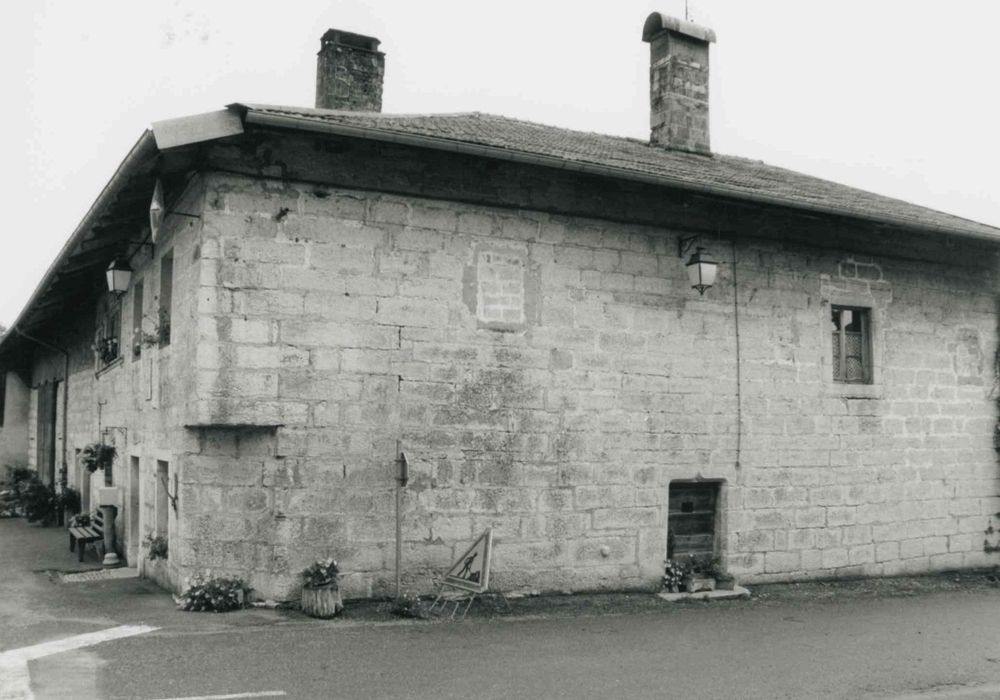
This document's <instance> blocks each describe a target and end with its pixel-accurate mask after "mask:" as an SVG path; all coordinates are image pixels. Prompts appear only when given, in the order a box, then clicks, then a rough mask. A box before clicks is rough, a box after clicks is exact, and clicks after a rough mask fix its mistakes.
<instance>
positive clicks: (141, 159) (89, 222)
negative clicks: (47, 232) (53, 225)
mask: <svg viewBox="0 0 1000 700" xmlns="http://www.w3.org/2000/svg"><path fill="white" fill-rule="evenodd" d="M157 152H158V151H157V148H156V140H155V138H154V137H153V132H152V131H151V130H149V129H147V130H146V131H144V132H143V134H142V136H140V137H139V140H138V141H136V143H135V145H134V146H132V148H131V149H130V150H129V152H128V154H127V155H126V156H125V159H124V160H122V162H121V164H120V165H119V166H118V168H117V169H116V170H115V172H114V174H113V175H112V176H111V179H110V180H109V181H108V183H107V184H106V185H105V186H104V189H102V190H101V193H100V194H99V195H98V196H97V199H96V200H94V203H93V204H92V205H90V209H88V210H87V213H86V214H85V215H84V217H83V219H82V220H81V221H80V223H79V224H78V225H77V227H76V229H75V230H74V231H73V234H72V235H71V236H70V237H69V240H67V241H66V243H65V245H63V247H62V248H61V249H60V251H59V254H58V255H57V256H56V258H55V260H53V261H52V264H51V265H49V268H48V270H46V272H45V275H44V276H43V277H42V280H41V282H39V283H38V286H37V287H35V291H34V292H32V294H31V296H30V297H29V298H28V303H27V304H25V305H24V308H22V309H21V313H19V314H18V316H17V318H16V319H15V320H14V323H13V324H11V327H10V331H9V332H8V333H7V334H6V335H4V336H3V337H0V353H2V352H3V351H4V350H5V349H6V347H7V346H8V344H9V342H10V341H11V338H13V337H15V336H16V335H17V334H16V333H15V332H14V331H16V330H19V329H21V326H22V325H24V323H25V321H26V320H27V319H28V317H29V316H30V314H31V310H32V309H33V308H34V306H35V305H36V304H37V303H38V301H39V300H40V299H41V297H42V295H43V294H45V292H46V290H47V289H48V288H49V286H50V285H51V284H52V283H53V282H54V281H55V278H56V276H57V275H58V273H59V268H60V267H61V266H62V264H63V262H64V261H65V260H66V259H67V258H68V257H69V256H70V255H71V254H72V252H73V251H74V249H75V248H76V247H77V246H78V245H79V244H80V243H81V242H82V241H83V239H84V238H85V237H86V235H87V233H88V232H89V231H90V229H91V228H92V227H93V226H94V225H95V224H96V223H97V221H98V219H99V218H100V217H101V215H102V214H103V213H104V212H105V211H106V210H107V209H108V208H109V207H110V206H111V205H112V204H113V203H114V201H115V198H116V197H117V196H118V195H119V193H120V192H121V190H122V189H123V188H124V187H125V185H126V183H127V182H128V180H129V177H130V176H131V175H132V174H133V173H134V172H136V171H138V169H139V167H140V166H141V164H143V163H145V162H146V161H147V160H148V159H149V158H152V157H155V156H156V154H157Z"/></svg>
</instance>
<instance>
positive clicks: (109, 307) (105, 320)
mask: <svg viewBox="0 0 1000 700" xmlns="http://www.w3.org/2000/svg"><path fill="white" fill-rule="evenodd" d="M121 337H122V302H121V299H120V298H118V297H116V296H108V298H107V302H106V305H105V307H104V311H103V312H102V313H100V314H99V315H98V317H97V333H96V334H95V337H94V352H95V353H96V354H97V366H98V368H104V367H107V366H108V365H110V364H111V363H112V362H114V361H115V360H117V359H118V358H119V357H121Z"/></svg>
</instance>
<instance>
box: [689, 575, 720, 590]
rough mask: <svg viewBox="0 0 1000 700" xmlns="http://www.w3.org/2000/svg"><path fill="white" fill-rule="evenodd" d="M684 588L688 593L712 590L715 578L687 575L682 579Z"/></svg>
mask: <svg viewBox="0 0 1000 700" xmlns="http://www.w3.org/2000/svg"><path fill="white" fill-rule="evenodd" d="M684 588H686V589H687V592H688V593H697V592H698V591H714V590H715V579H714V578H708V577H703V576H688V577H687V578H686V579H684Z"/></svg>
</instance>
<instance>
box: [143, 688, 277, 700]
mask: <svg viewBox="0 0 1000 700" xmlns="http://www.w3.org/2000/svg"><path fill="white" fill-rule="evenodd" d="M286 695H288V693H286V692H285V691H284V690H261V691H259V692H256V693H230V694H229V695H185V696H184V697H182V698H159V699H158V700H230V698H283V697H285V696H286Z"/></svg>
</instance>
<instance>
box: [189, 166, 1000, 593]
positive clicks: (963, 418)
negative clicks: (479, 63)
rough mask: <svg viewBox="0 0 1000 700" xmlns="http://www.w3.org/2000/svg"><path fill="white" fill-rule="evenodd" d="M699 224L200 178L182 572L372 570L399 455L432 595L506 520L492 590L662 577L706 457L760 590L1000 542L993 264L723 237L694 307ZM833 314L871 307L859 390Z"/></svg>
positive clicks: (415, 547) (409, 571)
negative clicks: (676, 486)
mask: <svg viewBox="0 0 1000 700" xmlns="http://www.w3.org/2000/svg"><path fill="white" fill-rule="evenodd" d="M693 215H694V216H697V215H698V214H697V212H695V213H694V214H693ZM757 225H758V226H760V224H759V223H758V224H757ZM822 226H825V224H824V223H822V222H821V223H818V224H817V227H818V228H819V227H822ZM738 228H739V227H738V226H737V229H738ZM795 233H796V234H798V235H799V236H800V237H801V238H805V239H808V238H809V234H810V232H809V230H808V228H806V229H802V230H798V231H796V232H795ZM682 234H683V235H688V232H682V231H678V230H673V229H670V228H666V227H655V226H648V225H639V224H628V223H616V222H610V221H607V220H602V219H599V218H582V217H579V218H578V217H569V216H563V215H558V214H553V213H544V212H541V211H538V210H524V209H521V210H516V209H509V208H496V207H489V206H483V205H476V204H471V203H470V204H462V203H457V202H454V201H446V200H442V199H437V200H427V199H415V198H412V197H406V196H394V195H383V194H377V193H374V192H370V191H364V190H347V189H336V188H330V187H319V186H316V185H312V184H305V183H295V182H291V181H281V180H277V179H267V178H250V177H243V176H238V175H221V174H215V175H211V176H210V177H209V178H208V194H207V197H206V211H205V214H204V231H203V241H202V247H201V258H200V268H201V271H200V279H201V284H202V287H201V291H200V293H199V297H198V298H199V302H198V311H197V313H198V321H197V327H198V329H199V330H198V333H199V342H198V347H197V354H196V358H197V369H198V372H197V385H196V391H195V392H194V396H195V399H194V409H193V414H192V416H193V422H194V423H196V424H197V425H200V426H203V427H202V428H200V429H199V432H200V433H201V440H200V443H199V446H198V448H197V450H193V451H192V452H191V453H190V454H188V455H187V456H186V457H185V458H184V460H185V462H184V467H183V475H184V477H183V478H184V490H183V491H182V499H181V500H182V503H183V504H184V505H183V506H182V507H183V508H184V511H183V517H184V519H185V526H184V527H185V529H184V533H183V535H182V537H183V542H182V543H181V546H183V547H184V551H185V552H186V554H184V555H183V556H185V557H186V558H185V559H184V562H185V564H184V565H185V566H189V565H190V566H191V567H202V568H206V567H211V568H213V569H217V568H219V567H223V568H225V569H226V570H231V571H233V572H241V573H243V574H245V575H248V576H249V577H250V578H251V579H252V580H253V581H254V585H255V586H256V587H257V588H258V590H260V591H261V592H263V593H264V594H266V595H272V596H276V597H287V596H289V595H293V594H294V591H295V587H296V574H297V572H298V570H299V569H301V568H302V567H304V566H305V565H306V564H307V563H309V561H311V560H312V559H314V558H316V557H318V556H326V555H333V556H336V557H338V558H339V559H341V561H342V563H343V565H344V569H345V570H346V571H348V572H350V575H348V576H347V577H346V580H345V588H346V589H347V594H348V595H371V594H379V593H384V592H386V591H387V590H388V589H389V587H390V584H391V580H392V561H393V560H392V557H393V540H392V538H393V517H392V513H393V511H392V504H393V500H392V499H393V485H394V482H393V474H394V464H393V461H394V459H395V456H396V449H397V445H400V446H401V447H402V449H403V450H404V451H405V452H406V453H407V456H408V457H409V459H410V464H411V479H412V480H411V484H410V487H409V488H408V490H407V492H406V496H405V505H404V510H405V515H404V562H405V577H404V581H405V582H406V585H407V586H408V587H410V588H411V589H413V590H417V591H421V592H426V591H428V590H429V587H430V579H431V576H432V575H434V574H439V573H440V572H441V571H442V570H443V569H444V568H445V567H446V566H447V565H448V564H449V563H450V562H451V560H452V559H453V558H454V556H456V555H457V554H458V553H460V550H461V548H462V547H464V546H466V545H467V544H468V543H469V541H470V540H471V539H472V538H473V537H474V536H475V535H477V534H478V533H479V532H481V531H482V530H483V529H484V528H486V527H490V526H492V527H494V529H495V533H496V537H497V540H496V547H495V554H494V557H495V561H494V565H495V568H494V571H495V577H496V578H495V581H496V583H497V585H498V586H499V587H500V588H504V589H515V588H526V589H559V590H563V589H571V590H583V589H599V588H628V587H650V586H654V585H656V583H657V581H658V579H659V576H660V574H661V571H662V564H663V558H664V554H665V548H666V516H667V513H666V504H667V493H668V488H669V484H670V482H671V481H672V480H678V479H682V480H684V479H694V478H704V479H713V480H718V481H720V482H721V483H722V484H723V486H722V496H723V503H724V504H725V505H724V508H723V513H722V518H721V521H720V526H721V538H720V547H721V553H722V555H723V558H724V561H725V563H726V565H727V566H728V568H729V570H730V571H731V572H733V573H734V574H735V575H737V576H738V577H740V578H741V579H743V580H748V581H767V580H789V579H799V578H805V577H817V576H845V575H856V574H892V573H900V572H910V571H924V570H932V569H943V568H951V567H969V566H978V565H985V564H989V563H992V562H993V559H991V556H990V555H988V554H987V553H986V552H984V549H983V533H984V531H985V530H986V528H987V526H988V523H989V518H990V515H991V514H993V513H995V512H997V511H1000V482H998V478H997V476H998V475H997V464H996V455H995V452H994V451H993V443H992V435H993V425H994V423H995V419H996V415H995V406H994V402H993V398H992V395H991V389H992V386H993V382H994V366H993V361H992V358H993V357H994V355H995V351H996V338H995V329H996V320H997V319H996V313H995V308H994V303H993V294H994V287H995V283H996V282H995V274H994V271H993V260H994V258H992V257H991V258H988V259H986V260H983V261H982V262H981V263H980V266H979V267H968V266H965V265H961V266H960V265H957V264H955V263H954V262H950V261H954V260H955V259H956V257H957V256H958V254H957V253H955V251H954V250H953V249H952V247H951V245H950V244H945V243H944V242H938V244H937V245H938V246H939V251H938V252H939V253H940V255H939V256H938V262H930V261H921V260H917V259H908V258H907V257H905V256H904V255H902V254H900V255H898V256H892V255H886V254H885V252H884V250H885V248H886V246H885V245H884V241H879V240H874V239H873V242H872V244H871V248H872V249H874V250H876V251H878V252H876V253H872V252H869V253H865V252H864V251H863V249H860V248H859V246H858V245H857V243H856V239H855V238H853V237H850V236H848V235H846V234H845V235H844V236H843V237H841V238H838V237H836V236H834V237H830V236H824V237H822V238H817V243H816V245H808V244H803V243H796V242H793V241H790V240H788V241H784V242H782V241H775V240H767V239H764V238H753V237H740V236H733V239H734V241H735V242H734V243H733V244H732V247H730V244H729V243H728V241H726V240H724V239H722V240H716V241H714V242H712V243H711V244H710V245H711V248H712V250H713V252H714V253H716V255H717V256H718V257H720V258H721V259H722V260H723V265H722V268H721V271H720V279H719V281H718V283H717V285H716V286H715V287H714V288H713V289H712V290H710V291H709V292H708V293H706V295H705V296H704V297H699V296H698V295H697V294H696V293H695V292H694V291H693V290H691V289H690V288H689V287H688V286H687V283H686V281H685V272H684V268H683V260H681V259H680V258H678V256H677V242H678V237H679V236H680V235H682ZM920 245H921V246H922V250H924V251H930V252H931V253H932V255H930V256H929V257H931V259H933V252H934V243H933V242H930V243H929V242H926V241H924V242H921V243H920ZM734 261H735V263H734ZM734 276H735V277H736V278H737V279H738V285H736V284H734ZM737 291H738V298H736V297H734V294H735V293H736V292H737ZM831 304H850V305H861V306H866V307H869V308H871V309H872V315H873V319H874V328H875V337H874V346H875V353H874V360H875V363H876V372H875V381H874V383H873V384H872V385H871V386H864V387H860V388H859V387H845V386H844V385H838V384H835V383H834V382H833V381H832V370H831V368H830V361H829V358H830V338H829V336H830V321H829V318H830V305H831ZM736 309H738V311H739V316H740V321H739V327H740V337H739V345H740V348H741V361H740V377H741V380H740V382H739V385H737V362H736V347H737V337H736V323H735V320H736V318H735V311H736ZM993 556H995V555H993Z"/></svg>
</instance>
